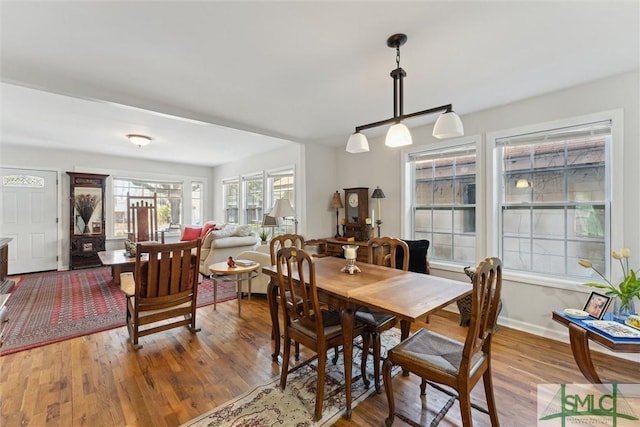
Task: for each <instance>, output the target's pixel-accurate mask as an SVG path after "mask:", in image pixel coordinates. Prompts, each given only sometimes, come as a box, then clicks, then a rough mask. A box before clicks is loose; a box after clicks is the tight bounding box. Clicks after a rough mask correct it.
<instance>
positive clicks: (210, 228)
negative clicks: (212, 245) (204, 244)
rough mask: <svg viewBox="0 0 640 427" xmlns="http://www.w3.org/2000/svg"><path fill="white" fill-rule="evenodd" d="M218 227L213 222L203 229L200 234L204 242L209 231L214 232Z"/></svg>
mask: <svg viewBox="0 0 640 427" xmlns="http://www.w3.org/2000/svg"><path fill="white" fill-rule="evenodd" d="M215 227H216V225H215V224H214V223H212V222H207V223H206V224H205V225H204V226H203V227H202V231H201V232H200V238H201V239H203V240H204V238H205V236H206V235H207V233H208V232H209V230H212V229H214V228H215Z"/></svg>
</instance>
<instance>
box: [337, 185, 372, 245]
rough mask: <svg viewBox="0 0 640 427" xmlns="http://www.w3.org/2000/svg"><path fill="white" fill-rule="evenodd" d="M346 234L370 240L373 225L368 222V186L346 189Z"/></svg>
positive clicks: (358, 238)
mask: <svg viewBox="0 0 640 427" xmlns="http://www.w3.org/2000/svg"><path fill="white" fill-rule="evenodd" d="M344 201H345V207H344V216H345V224H344V236H345V237H354V238H355V239H356V240H364V241H367V240H369V232H368V231H369V230H370V229H371V226H370V225H369V224H367V223H366V219H367V218H369V215H368V213H369V189H368V188H366V187H356V188H345V189H344Z"/></svg>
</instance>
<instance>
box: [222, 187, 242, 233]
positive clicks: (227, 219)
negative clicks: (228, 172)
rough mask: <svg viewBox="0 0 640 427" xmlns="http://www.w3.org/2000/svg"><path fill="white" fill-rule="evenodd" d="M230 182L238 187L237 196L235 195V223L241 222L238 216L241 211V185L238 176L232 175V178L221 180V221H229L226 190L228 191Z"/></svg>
mask: <svg viewBox="0 0 640 427" xmlns="http://www.w3.org/2000/svg"><path fill="white" fill-rule="evenodd" d="M230 184H235V185H237V187H238V197H237V205H236V209H237V211H238V212H237V221H238V222H237V223H238V224H240V223H241V218H240V213H241V212H242V211H241V207H240V204H241V202H242V194H241V188H242V186H241V185H240V177H233V178H226V179H223V180H222V213H223V216H224V219H223V221H224V222H225V223H228V222H229V214H228V212H227V192H228V185H230Z"/></svg>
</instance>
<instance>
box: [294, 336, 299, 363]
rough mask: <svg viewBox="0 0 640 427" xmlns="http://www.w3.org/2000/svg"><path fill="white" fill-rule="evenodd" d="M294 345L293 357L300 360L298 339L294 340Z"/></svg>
mask: <svg viewBox="0 0 640 427" xmlns="http://www.w3.org/2000/svg"><path fill="white" fill-rule="evenodd" d="M294 345H295V346H296V352H295V355H294V357H295V358H296V361H298V360H300V343H299V342H298V341H295V342H294Z"/></svg>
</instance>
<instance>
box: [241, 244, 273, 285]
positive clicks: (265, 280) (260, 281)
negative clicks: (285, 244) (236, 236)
mask: <svg viewBox="0 0 640 427" xmlns="http://www.w3.org/2000/svg"><path fill="white" fill-rule="evenodd" d="M237 259H246V260H250V261H255V262H257V263H259V264H260V270H259V274H258V277H255V278H253V279H251V294H265V295H266V293H267V286H268V285H269V280H271V278H270V277H269V276H267V275H266V274H264V273H263V272H262V267H268V266H270V265H271V256H270V255H268V254H266V253H264V252H258V251H244V252H241V253H239V254H238V258H237ZM248 286H249V285H248V283H247V282H246V281H245V280H243V281H242V292H248V290H249V289H248Z"/></svg>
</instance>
